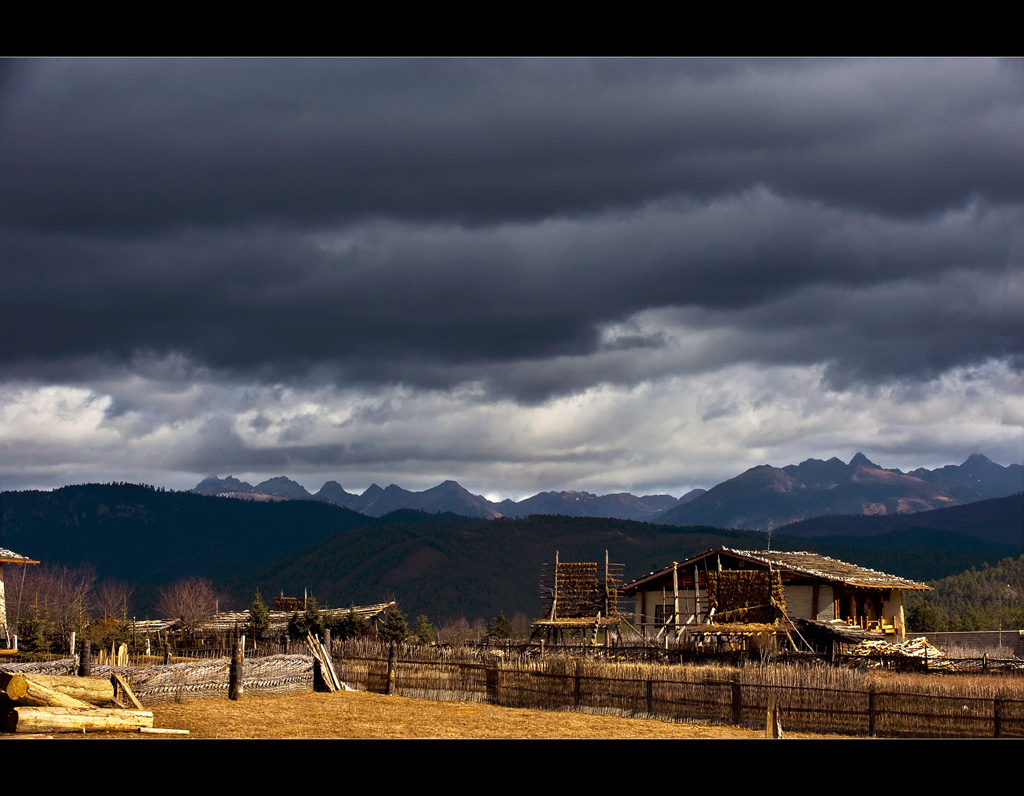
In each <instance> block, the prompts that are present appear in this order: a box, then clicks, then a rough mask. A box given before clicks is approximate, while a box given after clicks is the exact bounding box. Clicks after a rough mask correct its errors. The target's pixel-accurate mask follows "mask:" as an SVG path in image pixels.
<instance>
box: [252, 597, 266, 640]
mask: <svg viewBox="0 0 1024 796" xmlns="http://www.w3.org/2000/svg"><path fill="white" fill-rule="evenodd" d="M249 622H250V623H251V624H252V634H253V637H254V638H263V634H264V633H266V632H267V631H268V630H269V629H270V609H269V608H267V605H266V603H264V602H263V598H262V597H261V596H260V590H259V589H257V590H256V596H255V597H253V600H252V604H251V605H250V606H249Z"/></svg>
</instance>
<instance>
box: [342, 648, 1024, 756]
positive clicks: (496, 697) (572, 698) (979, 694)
mask: <svg viewBox="0 0 1024 796" xmlns="http://www.w3.org/2000/svg"><path fill="white" fill-rule="evenodd" d="M429 650H430V648H424V647H408V648H406V647H403V648H402V652H401V655H400V656H399V662H398V666H397V670H396V673H395V693H398V694H401V695H404V696H411V697H418V698H422V699H433V700H438V701H464V702H490V703H492V704H496V705H502V706H506V707H518V708H535V709H543V710H576V711H581V712H587V713H600V714H610V715H620V716H628V717H637V718H655V719H660V720H665V721H676V722H687V721H693V722H701V723H709V724H731V725H736V726H745V727H753V728H759V727H764V726H765V720H766V715H767V710H768V703H769V698H770V697H771V696H774V697H775V701H776V704H777V706H778V709H779V710H780V712H781V716H782V723H783V727H784V728H785V729H786V730H789V731H795V732H817V733H833V734H841V735H863V736H879V737H917V738H983V737H989V738H991V737H1003V738H1011V737H1017V738H1019V737H1024V685H1022V683H1021V681H1020V680H1019V679H1018V678H991V677H988V678H980V677H970V676H968V677H950V676H944V677H941V678H937V677H936V676H934V675H932V676H930V677H925V676H914V675H892V674H889V673H883V675H881V676H876V675H873V674H871V673H865V672H858V671H852V670H843V669H837V668H835V667H827V666H822V665H817V666H793V665H779V664H774V665H764V666H749V667H745V668H741V669H736V668H733V667H728V666H707V665H704V666H696V665H661V664H649V663H636V662H610V661H602V660H595V659H581V658H572V657H569V656H548V657H544V658H536V657H532V658H531V657H527V656H513V657H511V658H509V657H508V656H507V655H501V656H495V655H493V654H492V655H490V656H489V659H488V655H487V654H486V653H483V654H480V653H476V654H474V653H473V652H470V651H464V652H461V653H459V652H455V651H447V652H443V653H440V654H438V655H437V657H436V658H432V657H431V654H432V653H431V652H430V651H429ZM341 654H342V659H340V660H339V661H338V663H337V666H336V668H337V669H338V674H339V677H341V679H342V680H344V681H345V682H346V683H348V684H349V685H350V686H352V687H356V688H360V689H364V690H368V691H377V692H382V691H383V690H384V688H385V685H386V683H387V680H388V671H387V654H386V652H385V651H384V649H383V648H378V650H377V651H374V650H372V649H371V648H369V646H368V645H363V647H362V648H361V649H358V650H354V649H349V650H341Z"/></svg>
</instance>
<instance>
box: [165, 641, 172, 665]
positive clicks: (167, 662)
mask: <svg viewBox="0 0 1024 796" xmlns="http://www.w3.org/2000/svg"><path fill="white" fill-rule="evenodd" d="M170 665H171V642H169V641H165V642H164V666H170Z"/></svg>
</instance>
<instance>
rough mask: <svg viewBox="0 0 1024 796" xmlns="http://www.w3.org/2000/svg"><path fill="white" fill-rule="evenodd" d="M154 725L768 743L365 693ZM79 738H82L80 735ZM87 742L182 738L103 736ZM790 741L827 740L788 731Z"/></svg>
mask: <svg viewBox="0 0 1024 796" xmlns="http://www.w3.org/2000/svg"><path fill="white" fill-rule="evenodd" d="M151 709H152V711H153V714H154V715H153V719H154V721H153V725H154V726H155V727H163V728H170V729H187V730H189V735H188V736H185V737H187V738H363V739H371V738H372V739H380V738H453V739H454V738H467V739H469V738H516V739H518V738H554V739H577V738H615V739H641V738H648V739H664V738H746V739H755V738H764V737H765V733H764V730H760V731H756V730H745V729H740V728H737V727H718V726H704V725H697V724H672V723H669V722H664V721H655V720H653V719H627V718H621V717H618V716H592V715H588V714H584V713H560V712H553V711H544V710H524V709H517V708H502V707H496V706H494V705H485V704H480V703H475V702H430V701H427V700H421V699H411V698H408V697H399V696H383V695H381V694H372V693H367V692H362V691H346V692H339V693H335V694H321V693H309V694H300V695H296V696H278V697H246V698H244V699H242V700H239V701H237V702H232V701H230V700H227V699H223V700H222V699H206V700H195V701H193V702H186V703H183V704H167V705H154V706H153V707H152V708H151ZM78 737H81V736H78ZM89 737H94V738H99V737H107V738H111V737H135V738H139V737H145V738H163V739H168V738H181V737H182V736H152V735H149V736H139V735H131V736H129V735H128V734H127V733H125V734H121V733H104V734H96V735H92V736H89ZM784 737H785V738H827V737H830V736H822V735H811V734H807V733H793V734H790V733H784Z"/></svg>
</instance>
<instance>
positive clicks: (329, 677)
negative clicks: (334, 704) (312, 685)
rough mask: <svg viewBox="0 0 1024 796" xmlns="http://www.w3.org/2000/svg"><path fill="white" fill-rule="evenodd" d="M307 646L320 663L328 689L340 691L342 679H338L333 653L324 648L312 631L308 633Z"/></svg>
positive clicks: (321, 672)
mask: <svg viewBox="0 0 1024 796" xmlns="http://www.w3.org/2000/svg"><path fill="white" fill-rule="evenodd" d="M306 646H307V647H309V651H310V654H312V656H313V658H314V659H315V660H316V662H317V663H319V664H320V674H321V676H322V677H323V681H324V683H325V684H326V685H327V690H328V691H330V692H331V693H332V694H333V693H334V692H335V691H340V690H341V680H339V679H338V674H337V672H335V671H334V663H333V662H332V661H331V654H330V653H329V652H328V651H327V650H326V649H325V648H324V645H323V644H321V643H320V640H319V639H317V638H314V637H313V634H312V633H307V634H306Z"/></svg>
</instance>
